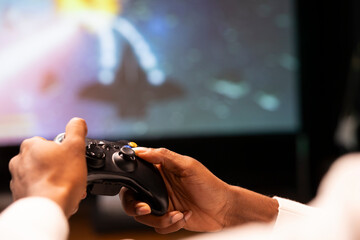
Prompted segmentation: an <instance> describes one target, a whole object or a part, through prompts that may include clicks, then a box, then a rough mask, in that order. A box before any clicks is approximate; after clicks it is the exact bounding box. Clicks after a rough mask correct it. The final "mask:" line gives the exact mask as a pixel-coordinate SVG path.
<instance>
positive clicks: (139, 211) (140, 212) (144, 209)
mask: <svg viewBox="0 0 360 240" xmlns="http://www.w3.org/2000/svg"><path fill="white" fill-rule="evenodd" d="M150 213H151V210H150V209H149V208H148V207H147V206H142V207H139V208H136V214H137V215H140V216H141V215H147V214H150Z"/></svg>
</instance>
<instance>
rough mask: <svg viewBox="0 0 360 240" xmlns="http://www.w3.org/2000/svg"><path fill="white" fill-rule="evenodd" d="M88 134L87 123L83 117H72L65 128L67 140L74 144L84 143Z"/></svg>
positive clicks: (65, 140)
mask: <svg viewBox="0 0 360 240" xmlns="http://www.w3.org/2000/svg"><path fill="white" fill-rule="evenodd" d="M86 135H87V125H86V122H85V120H84V119H82V118H72V119H71V120H70V121H69V122H68V124H67V125H66V129H65V136H66V137H65V139H64V141H63V142H64V143H65V142H69V141H71V142H72V144H77V143H79V144H82V145H84V141H85V137H86Z"/></svg>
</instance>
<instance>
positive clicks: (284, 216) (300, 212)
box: [274, 197, 318, 229]
mask: <svg viewBox="0 0 360 240" xmlns="http://www.w3.org/2000/svg"><path fill="white" fill-rule="evenodd" d="M274 199H276V200H277V201H278V203H279V208H278V211H279V212H278V216H277V217H276V220H275V224H274V229H276V228H278V227H279V226H282V225H284V224H286V223H288V222H291V221H294V220H297V219H299V218H302V217H306V216H311V215H312V214H315V212H317V211H318V209H317V208H314V207H311V206H308V205H305V204H302V203H299V202H295V201H292V200H288V199H285V198H281V197H274Z"/></svg>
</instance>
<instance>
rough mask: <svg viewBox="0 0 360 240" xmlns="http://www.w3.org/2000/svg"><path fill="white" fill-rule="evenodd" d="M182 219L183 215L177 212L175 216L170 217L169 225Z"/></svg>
mask: <svg viewBox="0 0 360 240" xmlns="http://www.w3.org/2000/svg"><path fill="white" fill-rule="evenodd" d="M183 218H184V214H182V213H181V212H179V213H177V214H175V215H174V216H172V217H171V223H176V222H178V221H180V220H181V219H183Z"/></svg>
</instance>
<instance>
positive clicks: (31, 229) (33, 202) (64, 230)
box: [0, 197, 69, 240]
mask: <svg viewBox="0 0 360 240" xmlns="http://www.w3.org/2000/svg"><path fill="white" fill-rule="evenodd" d="M68 234H69V225H68V221H67V218H66V216H65V214H64V212H63V210H62V209H61V208H60V206H59V205H58V204H57V203H55V202H54V201H52V200H50V199H48V198H43V197H28V198H23V199H20V200H17V201H16V202H14V203H13V204H11V205H10V206H9V207H8V208H6V209H5V210H4V211H3V212H2V213H1V215H0V239H44V240H45V239H49V240H50V239H51V240H64V239H67V237H68Z"/></svg>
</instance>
